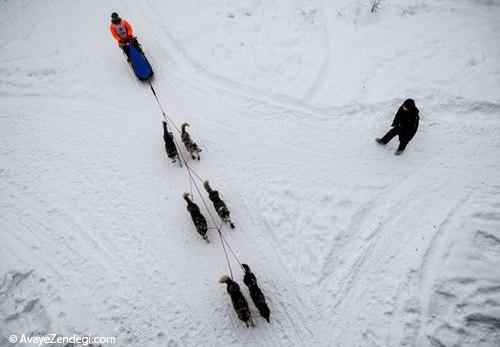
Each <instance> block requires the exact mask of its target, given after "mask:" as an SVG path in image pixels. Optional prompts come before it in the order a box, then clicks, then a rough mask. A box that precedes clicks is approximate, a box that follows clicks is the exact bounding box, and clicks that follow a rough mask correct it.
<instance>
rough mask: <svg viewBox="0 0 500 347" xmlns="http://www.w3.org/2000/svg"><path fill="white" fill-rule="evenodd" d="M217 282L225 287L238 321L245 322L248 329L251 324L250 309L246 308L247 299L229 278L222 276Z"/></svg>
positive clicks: (236, 284)
mask: <svg viewBox="0 0 500 347" xmlns="http://www.w3.org/2000/svg"><path fill="white" fill-rule="evenodd" d="M219 282H220V283H225V284H226V285H227V287H226V290H227V293H228V294H229V296H230V297H231V302H232V303H233V308H234V310H235V311H236V314H237V315H238V319H239V320H241V321H243V322H245V324H246V325H247V327H248V326H249V325H250V323H251V314H250V309H249V308H248V302H247V299H245V297H244V296H243V293H242V292H241V290H240V286H239V285H238V283H236V282H235V281H233V280H232V279H231V278H230V277H229V276H222V277H221V278H220V279H219Z"/></svg>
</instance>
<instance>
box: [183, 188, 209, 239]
mask: <svg viewBox="0 0 500 347" xmlns="http://www.w3.org/2000/svg"><path fill="white" fill-rule="evenodd" d="M183 196H184V200H186V202H187V207H186V209H187V210H188V212H189V214H190V215H191V219H192V220H193V223H194V226H195V227H196V231H197V232H198V234H200V235H201V237H203V239H204V240H205V241H207V242H208V238H207V230H208V229H207V220H206V219H205V217H203V215H202V214H201V212H200V208H199V207H198V205H196V204H195V203H194V202H193V201H192V200H191V199H190V198H189V194H188V193H184V195H183Z"/></svg>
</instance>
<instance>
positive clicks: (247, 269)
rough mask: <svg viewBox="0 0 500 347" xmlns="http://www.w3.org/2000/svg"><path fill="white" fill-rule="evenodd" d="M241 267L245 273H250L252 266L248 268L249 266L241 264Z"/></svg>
mask: <svg viewBox="0 0 500 347" xmlns="http://www.w3.org/2000/svg"><path fill="white" fill-rule="evenodd" d="M241 266H243V269H245V273H250V266H248V265H247V264H241Z"/></svg>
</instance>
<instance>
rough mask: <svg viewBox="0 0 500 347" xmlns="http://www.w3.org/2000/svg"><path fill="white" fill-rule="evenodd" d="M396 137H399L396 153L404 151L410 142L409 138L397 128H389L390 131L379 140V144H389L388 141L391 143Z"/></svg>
mask: <svg viewBox="0 0 500 347" xmlns="http://www.w3.org/2000/svg"><path fill="white" fill-rule="evenodd" d="M396 135H398V136H399V147H398V151H404V150H405V148H406V145H407V144H408V142H410V140H411V137H409V136H408V135H407V134H405V133H404V132H403V131H401V130H400V129H398V128H397V127H394V128H391V130H389V131H388V132H387V134H385V135H384V137H382V138H381V139H380V143H383V144H384V145H385V144H387V143H389V141H391V140H392V139H393V138H394V137H395V136H396Z"/></svg>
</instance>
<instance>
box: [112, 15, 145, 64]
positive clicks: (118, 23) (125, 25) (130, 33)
mask: <svg viewBox="0 0 500 347" xmlns="http://www.w3.org/2000/svg"><path fill="white" fill-rule="evenodd" d="M109 31H111V35H113V37H114V39H115V40H116V41H117V42H118V46H120V48H121V49H122V50H123V53H125V55H126V56H127V60H129V61H130V52H129V47H128V45H129V44H131V45H134V46H135V47H136V48H137V49H138V50H139V52H141V53H142V49H141V46H140V45H139V42H138V41H137V37H135V36H134V30H133V29H132V25H130V23H129V22H128V21H127V20H126V19H122V18H120V16H118V13H116V12H113V13H112V14H111V24H110V25H109Z"/></svg>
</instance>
